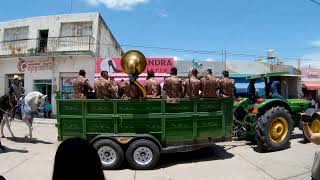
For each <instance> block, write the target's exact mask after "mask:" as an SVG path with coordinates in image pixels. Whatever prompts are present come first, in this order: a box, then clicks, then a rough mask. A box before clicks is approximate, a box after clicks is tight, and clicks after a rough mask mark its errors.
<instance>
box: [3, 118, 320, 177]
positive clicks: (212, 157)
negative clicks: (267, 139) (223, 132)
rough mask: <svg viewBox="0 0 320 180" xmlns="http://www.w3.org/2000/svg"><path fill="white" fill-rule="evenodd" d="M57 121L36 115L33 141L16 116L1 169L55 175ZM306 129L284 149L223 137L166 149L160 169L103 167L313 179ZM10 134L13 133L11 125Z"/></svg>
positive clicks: (120, 173)
mask: <svg viewBox="0 0 320 180" xmlns="http://www.w3.org/2000/svg"><path fill="white" fill-rule="evenodd" d="M54 122H55V121H54V120H46V119H37V120H36V123H35V124H34V137H35V138H36V139H35V140H34V141H32V142H30V141H29V140H28V139H26V138H23V137H24V135H25V134H26V133H27V131H28V129H27V127H26V125H25V124H23V123H21V122H19V121H15V122H13V124H12V130H13V132H14V134H15V135H16V136H17V138H15V139H12V138H8V139H7V138H3V139H2V144H3V145H5V146H6V147H7V151H6V152H2V153H0V174H1V175H2V176H4V177H5V178H6V179H7V180H20V179H21V180H25V179H30V180H48V179H51V175H52V169H53V163H54V155H55V152H56V149H57V147H58V145H59V142H58V141H57V129H56V128H55V124H54ZM301 133H302V132H301V131H300V130H298V129H296V130H295V132H294V135H293V139H292V140H291V147H290V148H289V149H286V150H283V151H279V152H272V153H260V152H258V150H257V148H256V147H255V146H254V145H251V144H250V143H249V142H245V141H237V142H224V143H219V144H217V145H215V146H212V147H210V148H206V149H202V150H198V151H194V152H187V153H176V154H165V155H162V156H161V159H160V162H159V165H158V166H157V167H156V169H155V170H149V171H135V170H131V169H130V167H129V166H128V164H126V163H125V164H124V165H123V166H122V168H121V169H120V170H115V171H104V172H105V176H106V179H108V180H117V179H119V180H120V179H121V180H122V179H126V180H135V179H137V180H149V179H154V180H180V179H181V180H195V179H197V180H198V179H208V180H209V179H210V180H212V179H217V180H219V179H246V180H250V179H252V180H257V179H262V180H264V179H265V180H269V179H270V180H274V179H277V180H293V179H301V180H305V179H310V168H311V166H312V162H313V158H314V152H315V150H316V149H317V148H320V147H317V146H316V145H313V144H311V143H308V144H305V143H303V142H302V140H303V139H302V135H301ZM5 135H6V136H8V137H10V134H9V132H8V131H7V130H6V129H5Z"/></svg>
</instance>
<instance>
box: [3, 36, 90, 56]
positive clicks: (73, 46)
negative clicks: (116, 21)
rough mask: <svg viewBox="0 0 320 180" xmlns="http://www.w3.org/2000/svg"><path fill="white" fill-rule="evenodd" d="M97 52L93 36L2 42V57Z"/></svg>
mask: <svg viewBox="0 0 320 180" xmlns="http://www.w3.org/2000/svg"><path fill="white" fill-rule="evenodd" d="M95 51H96V44H95V40H94V38H93V37H92V36H72V37H49V38H47V39H25V40H14V41H4V42H0V56H20V55H47V54H57V55H59V54H62V53H66V52H69V53H83V52H89V53H93V52H95Z"/></svg>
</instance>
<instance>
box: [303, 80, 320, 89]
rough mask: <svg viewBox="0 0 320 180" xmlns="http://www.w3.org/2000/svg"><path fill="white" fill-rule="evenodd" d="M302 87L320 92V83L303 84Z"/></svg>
mask: <svg viewBox="0 0 320 180" xmlns="http://www.w3.org/2000/svg"><path fill="white" fill-rule="evenodd" d="M302 87H303V88H307V89H308V90H319V89H320V82H303V83H302Z"/></svg>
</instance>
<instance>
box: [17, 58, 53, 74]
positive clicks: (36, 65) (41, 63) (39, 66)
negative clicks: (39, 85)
mask: <svg viewBox="0 0 320 180" xmlns="http://www.w3.org/2000/svg"><path fill="white" fill-rule="evenodd" d="M17 68H18V71H19V72H21V73H23V72H26V71H28V72H30V73H35V72H38V71H46V70H52V69H53V63H52V61H50V60H26V59H23V58H19V61H18V64H17Z"/></svg>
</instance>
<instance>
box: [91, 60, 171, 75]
mask: <svg viewBox="0 0 320 180" xmlns="http://www.w3.org/2000/svg"><path fill="white" fill-rule="evenodd" d="M174 66H175V64H174V59H173V58H147V68H146V69H145V71H144V72H147V71H150V70H153V71H154V72H155V73H168V74H169V73H170V69H171V68H172V67H174ZM102 70H103V71H108V72H109V73H123V69H122V67H121V58H109V59H108V58H98V59H97V60H96V73H100V72H101V71H102Z"/></svg>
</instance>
